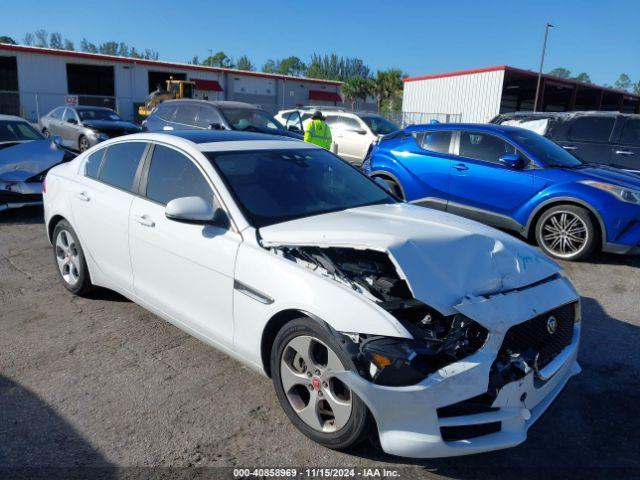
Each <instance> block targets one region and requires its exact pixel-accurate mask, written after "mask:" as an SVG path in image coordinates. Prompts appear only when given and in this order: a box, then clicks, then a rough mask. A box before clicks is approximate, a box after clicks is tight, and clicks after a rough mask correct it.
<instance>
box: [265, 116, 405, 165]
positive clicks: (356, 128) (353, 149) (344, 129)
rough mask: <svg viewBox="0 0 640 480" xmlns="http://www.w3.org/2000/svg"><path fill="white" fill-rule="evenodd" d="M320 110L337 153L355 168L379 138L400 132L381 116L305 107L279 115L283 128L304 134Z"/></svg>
mask: <svg viewBox="0 0 640 480" xmlns="http://www.w3.org/2000/svg"><path fill="white" fill-rule="evenodd" d="M316 110H320V111H321V112H322V114H323V115H324V116H325V118H326V121H327V124H328V125H329V126H330V127H331V134H332V136H333V143H334V144H335V145H336V150H335V151H336V153H337V154H338V155H339V156H340V157H342V158H344V159H345V160H347V161H348V162H351V163H353V164H355V165H361V164H362V161H363V160H364V158H365V156H366V154H367V151H368V150H369V147H370V146H371V144H372V143H373V142H374V141H375V140H376V139H377V138H378V137H379V136H380V135H386V134H389V133H391V132H395V131H397V130H399V129H400V127H398V126H397V125H396V124H395V123H393V122H391V121H390V120H387V119H386V118H384V117H383V116H381V115H377V114H375V113H365V112H351V111H346V110H342V109H336V108H322V107H305V108H302V109H296V110H282V111H281V112H278V114H277V115H276V119H277V120H279V121H280V122H281V123H283V124H284V126H285V127H286V128H287V129H288V130H291V131H294V132H304V130H305V128H306V127H307V125H308V123H309V122H310V121H311V116H312V115H313V112H315V111H316Z"/></svg>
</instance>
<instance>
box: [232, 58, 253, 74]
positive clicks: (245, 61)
mask: <svg viewBox="0 0 640 480" xmlns="http://www.w3.org/2000/svg"><path fill="white" fill-rule="evenodd" d="M236 68H237V69H238V70H246V71H249V72H251V71H253V70H255V67H254V66H253V63H251V60H250V59H249V57H248V56H246V55H242V56H241V57H240V58H238V60H236Z"/></svg>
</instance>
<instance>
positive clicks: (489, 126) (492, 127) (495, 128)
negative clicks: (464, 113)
mask: <svg viewBox="0 0 640 480" xmlns="http://www.w3.org/2000/svg"><path fill="white" fill-rule="evenodd" d="M439 130H473V131H475V132H498V133H507V132H521V131H522V130H523V129H522V128H520V127H513V126H511V125H497V124H495V123H429V124H424V125H409V126H408V127H405V128H404V131H405V132H406V133H412V132H427V131H439Z"/></svg>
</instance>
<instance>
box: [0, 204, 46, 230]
mask: <svg viewBox="0 0 640 480" xmlns="http://www.w3.org/2000/svg"><path fill="white" fill-rule="evenodd" d="M37 223H42V224H44V210H43V209H42V207H38V206H36V207H23V208H16V209H11V210H3V211H1V212H0V226H3V225H35V224H37Z"/></svg>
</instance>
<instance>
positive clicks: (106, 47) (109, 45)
mask: <svg viewBox="0 0 640 480" xmlns="http://www.w3.org/2000/svg"><path fill="white" fill-rule="evenodd" d="M98 52H100V53H102V54H104V55H118V44H117V43H116V42H105V43H101V44H100V46H99V47H98Z"/></svg>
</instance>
